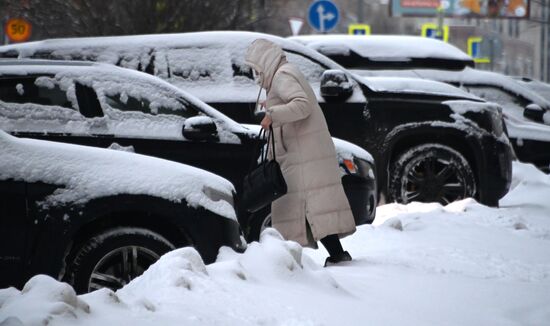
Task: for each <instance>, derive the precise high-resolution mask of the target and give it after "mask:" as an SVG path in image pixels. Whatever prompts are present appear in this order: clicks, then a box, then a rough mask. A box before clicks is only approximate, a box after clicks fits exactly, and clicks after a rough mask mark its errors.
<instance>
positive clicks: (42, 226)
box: [0, 112, 246, 293]
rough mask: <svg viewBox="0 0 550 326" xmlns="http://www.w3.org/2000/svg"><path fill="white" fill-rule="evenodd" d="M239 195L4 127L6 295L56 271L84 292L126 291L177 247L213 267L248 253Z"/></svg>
mask: <svg viewBox="0 0 550 326" xmlns="http://www.w3.org/2000/svg"><path fill="white" fill-rule="evenodd" d="M20 113H22V112H20ZM22 114H24V113H22ZM233 197H234V188H233V185H231V183H230V182H229V181H227V180H225V179H223V178H221V177H218V176H216V175H213V174H212V173H209V172H206V171H202V170H200V169H196V168H193V167H189V166H184V165H183V164H178V163H174V162H170V161H166V160H160V159H157V158H153V157H147V156H142V155H138V154H133V153H125V152H121V151H115V150H107V149H100V148H93V147H86V146H78V145H71V144H61V143H55V142H49V141H43V140H35V139H19V138H16V137H13V136H10V135H8V134H7V133H5V132H3V131H2V130H0V288H4V287H8V286H15V287H18V288H21V287H22V286H23V284H24V283H25V282H26V281H27V279H29V278H30V277H32V276H33V275H36V274H48V275H50V276H52V277H54V278H56V279H59V280H64V281H66V282H68V283H70V284H72V285H73V286H74V288H75V290H76V291H77V292H78V293H83V292H88V291H92V290H96V289H99V288H101V287H108V288H111V289H117V288H120V287H122V286H123V285H125V284H126V283H127V282H129V281H130V280H131V279H133V278H134V277H136V276H138V275H140V274H141V273H143V271H145V270H146V269H147V268H148V267H149V265H151V264H152V263H154V262H155V261H156V260H157V259H158V258H159V257H160V256H161V255H162V254H164V253H166V252H168V251H170V250H172V249H175V248H178V247H183V246H193V247H195V249H197V251H198V252H199V253H200V254H201V256H202V257H203V259H204V261H205V262H206V263H210V262H213V261H215V259H216V256H217V254H218V250H219V248H220V247H221V246H229V247H231V248H233V249H234V250H237V251H244V249H245V248H246V242H245V241H244V238H243V237H242V236H241V234H242V233H241V232H240V227H239V224H238V222H237V219H236V213H235V210H234V208H233Z"/></svg>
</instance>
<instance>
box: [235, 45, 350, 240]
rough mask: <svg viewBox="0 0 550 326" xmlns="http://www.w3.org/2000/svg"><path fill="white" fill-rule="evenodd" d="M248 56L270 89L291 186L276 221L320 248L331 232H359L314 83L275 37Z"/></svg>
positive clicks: (291, 236) (275, 210)
mask: <svg viewBox="0 0 550 326" xmlns="http://www.w3.org/2000/svg"><path fill="white" fill-rule="evenodd" d="M245 62H246V64H248V65H249V66H251V67H252V68H253V69H254V70H256V71H257V72H258V73H259V74H260V78H261V81H262V82H261V86H262V87H263V88H265V89H266V91H267V99H266V107H267V108H266V113H267V114H268V115H270V116H271V119H272V121H273V133H274V135H275V151H276V158H277V161H278V162H279V164H280V165H281V170H282V172H283V175H284V178H285V181H286V183H287V186H288V193H287V194H286V195H285V196H283V197H281V198H280V199H278V200H276V201H275V202H273V204H272V205H271V212H272V224H273V227H274V228H276V229H277V230H278V231H279V232H281V234H282V235H283V236H284V237H285V238H286V239H288V240H294V241H297V242H298V243H300V244H301V245H303V246H310V247H314V248H316V247H317V241H318V240H320V239H322V238H324V237H325V236H327V235H330V234H339V235H340V236H341V237H342V236H345V235H348V234H351V233H353V232H354V231H355V221H354V219H353V215H352V212H351V209H350V206H349V202H348V199H347V197H346V195H345V193H344V189H343V187H342V181H341V176H340V172H339V170H338V160H337V157H336V150H335V148H334V143H333V142H332V138H331V136H330V133H329V131H328V127H327V124H326V121H325V117H324V115H323V112H322V111H321V108H320V107H319V104H318V103H317V98H316V97H315V94H314V93H313V90H312V89H311V86H310V85H309V83H308V82H307V81H306V79H305V77H304V76H303V74H302V73H301V72H300V71H299V70H298V69H297V68H296V67H295V66H293V65H292V64H289V63H287V61H286V57H285V54H284V52H283V51H282V49H281V48H280V47H279V46H278V45H276V44H274V43H272V42H270V41H267V40H264V39H258V40H256V41H254V42H253V43H252V44H251V45H250V46H249V48H248V51H247V54H246V61H245ZM270 152H271V151H270ZM270 157H271V155H270Z"/></svg>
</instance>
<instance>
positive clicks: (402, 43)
mask: <svg viewBox="0 0 550 326" xmlns="http://www.w3.org/2000/svg"><path fill="white" fill-rule="evenodd" d="M289 39H290V40H293V41H297V42H300V43H302V44H304V45H307V46H308V47H310V48H312V49H315V50H317V51H319V52H321V53H323V54H325V55H349V53H350V51H353V52H355V53H357V54H358V55H360V56H362V57H365V58H369V59H371V60H377V59H378V60H388V59H390V60H392V61H406V60H408V59H412V58H415V59H427V58H434V59H447V60H456V61H465V62H467V63H469V64H470V63H471V64H473V61H472V58H471V57H470V56H469V55H467V54H466V53H464V52H462V50H460V49H459V48H457V47H455V46H453V45H451V44H449V43H446V42H443V41H440V40H436V39H432V38H428V37H420V36H406V35H369V36H364V35H339V34H330V35H303V36H292V37H289Z"/></svg>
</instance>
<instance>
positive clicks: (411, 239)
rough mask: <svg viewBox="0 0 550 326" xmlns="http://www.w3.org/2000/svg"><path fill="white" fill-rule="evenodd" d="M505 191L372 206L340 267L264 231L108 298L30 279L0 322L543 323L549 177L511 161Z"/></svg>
mask: <svg viewBox="0 0 550 326" xmlns="http://www.w3.org/2000/svg"><path fill="white" fill-rule="evenodd" d="M512 187H513V189H512V190H511V191H510V193H509V194H508V195H507V196H506V197H505V198H504V199H503V200H502V201H501V208H500V209H493V208H488V207H485V206H482V205H480V204H478V203H476V202H475V201H473V200H469V199H467V200H463V201H460V202H456V203H453V204H450V205H448V206H446V207H442V206H440V205H438V204H419V203H412V204H409V205H406V206H404V205H396V204H389V205H385V206H382V207H379V209H378V216H377V218H376V220H375V223H374V224H373V225H366V226H361V227H359V228H358V231H357V232H356V233H355V234H353V235H352V236H349V237H347V238H346V239H344V241H343V243H344V246H345V248H346V249H347V250H349V251H350V253H351V254H352V256H353V257H354V260H353V261H352V262H350V263H346V264H345V265H342V266H332V267H329V268H322V267H320V266H321V265H322V263H323V261H324V258H325V257H326V252H325V251H324V250H323V249H319V250H312V249H303V250H302V248H301V247H300V246H298V245H297V244H295V243H293V242H288V241H283V240H282V239H281V238H280V236H279V235H278V233H277V232H275V231H274V230H273V229H268V230H267V231H266V232H264V233H263V234H262V239H261V241H260V242H259V243H258V242H256V243H252V244H251V245H250V246H249V248H248V250H247V251H246V252H245V253H244V254H237V253H235V252H232V251H231V250H229V249H227V248H224V249H222V251H221V252H220V255H219V257H218V261H217V262H216V263H214V264H211V265H208V266H205V265H204V263H203V262H202V260H201V259H200V257H199V256H198V254H197V253H196V252H195V251H194V250H193V249H190V248H184V249H178V250H175V251H172V252H170V253H168V254H166V255H165V256H163V257H162V258H161V259H160V261H159V262H157V263H156V264H154V265H153V266H151V268H150V269H149V270H148V271H146V273H145V274H144V275H143V276H141V277H140V278H137V279H135V280H134V281H132V282H131V283H130V284H128V285H127V286H126V287H124V288H123V289H121V290H119V291H117V292H116V293H113V292H111V291H108V290H100V291H96V292H93V293H91V294H87V295H82V296H76V295H75V294H74V291H73V290H72V288H71V287H70V286H68V285H66V284H63V283H60V282H57V281H55V280H53V279H51V278H49V277H46V276H36V277H34V278H33V279H31V280H30V281H29V282H28V283H27V285H26V286H25V288H24V289H23V291H18V290H16V289H13V288H10V289H4V290H0V325H2V326H7V325H21V324H25V325H26V324H28V325H45V324H48V325H122V324H126V325H548V324H549V322H550V176H548V175H544V174H542V173H541V172H539V171H538V170H536V169H535V168H534V167H532V166H530V165H525V164H519V163H515V164H514V182H513V185H512ZM6 318H7V320H6ZM2 321H4V322H3V323H2Z"/></svg>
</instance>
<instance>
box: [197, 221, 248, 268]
mask: <svg viewBox="0 0 550 326" xmlns="http://www.w3.org/2000/svg"><path fill="white" fill-rule="evenodd" d="M197 217H198V218H197V219H196V220H195V222H196V223H193V224H194V229H195V230H194V231H195V232H192V234H194V235H197V236H195V237H194V238H193V239H192V240H193V246H194V247H195V249H197V251H198V252H199V253H200V255H201V257H202V259H203V260H204V262H205V263H206V264H210V263H213V262H214V261H216V258H217V256H218V252H219V250H220V248H221V247H223V246H226V247H229V248H231V249H233V250H235V251H236V252H244V251H245V250H246V241H245V239H244V236H243V233H242V231H241V227H240V225H239V223H238V222H237V221H235V220H232V219H229V218H225V217H221V216H217V215H215V214H212V213H210V214H208V215H207V214H204V213H201V216H197ZM190 233H191V232H190Z"/></svg>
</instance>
